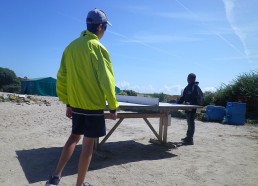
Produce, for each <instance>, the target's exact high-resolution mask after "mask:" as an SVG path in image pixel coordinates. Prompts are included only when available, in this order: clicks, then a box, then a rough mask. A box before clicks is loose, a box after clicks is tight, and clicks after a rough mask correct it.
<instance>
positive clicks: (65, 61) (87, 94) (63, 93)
mask: <svg viewBox="0 0 258 186" xmlns="http://www.w3.org/2000/svg"><path fill="white" fill-rule="evenodd" d="M56 92H57V95H58V97H59V100H60V101H62V102H63V103H64V104H69V105H70V106H72V107H75V108H81V109H86V110H103V109H105V108H106V101H107V102H108V107H109V109H110V110H115V109H117V107H118V106H119V105H118V102H117V100H116V95H115V79H114V72H113V67H112V63H111V61H110V56H109V53H108V51H107V49H106V48H105V47H104V46H103V45H102V44H101V43H100V42H99V39H98V37H97V36H96V35H95V34H93V33H91V32H89V31H87V30H86V31H83V32H82V33H81V36H80V37H79V38H77V39H76V40H74V41H73V42H71V43H70V44H69V45H68V46H67V47H66V49H65V51H64V53H63V56H62V60H61V65H60V68H59V71H58V74H57V84H56Z"/></svg>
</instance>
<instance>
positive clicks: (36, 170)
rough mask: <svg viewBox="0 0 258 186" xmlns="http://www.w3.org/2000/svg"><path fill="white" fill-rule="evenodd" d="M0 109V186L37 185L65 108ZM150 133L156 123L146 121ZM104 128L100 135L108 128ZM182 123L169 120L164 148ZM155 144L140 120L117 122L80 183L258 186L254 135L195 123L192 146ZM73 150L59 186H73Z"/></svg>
mask: <svg viewBox="0 0 258 186" xmlns="http://www.w3.org/2000/svg"><path fill="white" fill-rule="evenodd" d="M42 99H47V100H48V101H49V102H50V103H51V106H46V105H44V104H43V105H39V104H30V105H28V104H26V103H22V104H20V105H17V104H16V103H11V102H0V149H1V151H0V167H1V169H0V185H1V186H2V185H3V186H12V185H15V186H17V185H18V186H25V185H35V186H36V185H44V184H45V182H46V180H47V179H48V177H49V175H50V174H51V173H52V172H53V171H54V168H55V166H56V164H57V161H58V158H59V155H60V153H61V150H62V147H63V145H64V143H65V141H66V140H67V137H68V136H69V134H70V132H71V120H70V119H68V118H66V117H65V105H63V104H62V103H60V102H59V101H58V99H57V98H51V97H42ZM149 121H150V122H151V123H152V124H153V127H154V128H155V129H156V130H158V123H159V121H158V119H155V118H154V119H149ZM114 123H115V122H114V121H111V120H107V130H110V128H111V127H112V126H113V125H114ZM186 129H187V125H186V120H184V119H175V118H172V120H171V126H169V128H168V142H173V143H176V142H180V139H181V138H182V137H185V133H186ZM150 138H155V136H154V134H153V133H152V131H151V130H150V129H149V127H148V126H147V125H146V124H145V122H144V120H143V119H125V120H124V121H123V122H122V124H121V125H120V126H119V127H118V128H117V130H116V131H115V132H114V133H113V135H112V136H111V137H110V138H109V139H108V141H107V142H106V143H105V144H104V145H103V146H102V148H101V151H100V153H101V154H104V155H105V156H106V157H105V158H101V157H99V156H97V155H94V156H93V159H92V162H91V165H90V170H89V172H88V174H87V176H86V180H85V181H87V182H90V183H91V184H93V185H94V186H108V185H114V186H145V185H148V186H157V185H160V186H174V185H178V186H189V185H190V186H191V185H197V186H201V185H203V186H207V185H209V186H210V185H212V186H213V185H215V186H216V185H218V186H238V185H239V186H240V185H241V186H242V185H248V186H252V185H258V176H257V175H258V127H257V126H251V125H244V126H233V125H222V124H220V123H211V122H201V121H196V133H195V139H194V140H195V141H194V142H195V145H193V146H179V147H178V148H169V147H166V146H159V145H154V144H151V143H149V139H150ZM80 148H81V145H80V143H79V144H78V146H77V148H76V150H75V152H74V154H73V156H72V158H71V160H70V161H69V162H68V164H67V166H66V168H65V170H64V172H63V177H62V179H61V182H60V185H61V186H62V185H64V186H65V185H67V186H71V185H75V181H76V177H77V175H76V173H77V163H78V157H79V155H80Z"/></svg>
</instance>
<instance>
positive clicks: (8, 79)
mask: <svg viewBox="0 0 258 186" xmlns="http://www.w3.org/2000/svg"><path fill="white" fill-rule="evenodd" d="M0 89H2V90H3V91H5V92H15V93H18V92H19V90H20V80H19V79H18V77H17V76H16V74H15V73H14V71H12V70H10V69H8V68H2V67H0Z"/></svg>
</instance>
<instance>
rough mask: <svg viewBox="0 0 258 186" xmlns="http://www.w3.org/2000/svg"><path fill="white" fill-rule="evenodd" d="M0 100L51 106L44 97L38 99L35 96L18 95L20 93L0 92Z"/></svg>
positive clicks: (18, 103) (19, 103)
mask: <svg viewBox="0 0 258 186" xmlns="http://www.w3.org/2000/svg"><path fill="white" fill-rule="evenodd" d="M0 102H13V103H16V104H17V105H23V104H27V105H32V104H37V105H39V106H41V105H46V106H51V103H50V101H47V100H46V99H40V98H39V97H37V96H31V95H20V94H0Z"/></svg>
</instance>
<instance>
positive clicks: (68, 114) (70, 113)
mask: <svg viewBox="0 0 258 186" xmlns="http://www.w3.org/2000/svg"><path fill="white" fill-rule="evenodd" d="M66 117H68V118H70V119H72V108H71V107H66Z"/></svg>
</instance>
